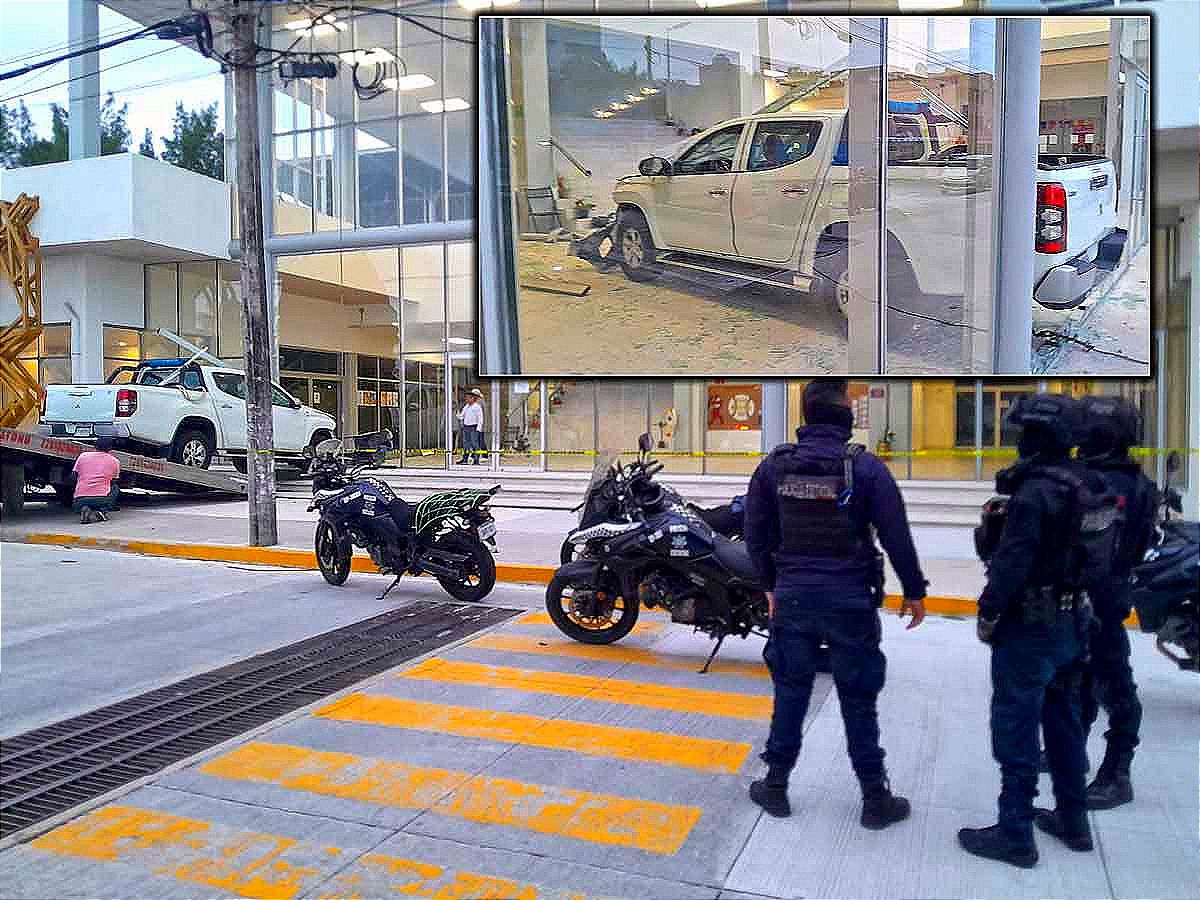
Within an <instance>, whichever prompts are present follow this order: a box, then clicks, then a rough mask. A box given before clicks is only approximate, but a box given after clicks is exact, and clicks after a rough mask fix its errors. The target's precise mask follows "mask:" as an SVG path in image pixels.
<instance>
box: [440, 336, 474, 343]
mask: <svg viewBox="0 0 1200 900" xmlns="http://www.w3.org/2000/svg"><path fill="white" fill-rule="evenodd" d="M446 343H447V344H473V343H475V342H474V341H473V340H471V339H470V338H460V337H452V338H446Z"/></svg>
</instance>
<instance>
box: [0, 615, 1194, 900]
mask: <svg viewBox="0 0 1200 900" xmlns="http://www.w3.org/2000/svg"><path fill="white" fill-rule="evenodd" d="M641 626H642V627H640V628H639V630H638V631H636V632H635V633H634V634H631V635H630V636H629V637H628V638H626V639H625V640H624V641H622V642H621V643H619V644H617V645H613V646H609V647H592V646H586V645H581V644H577V643H574V642H571V641H567V640H565V639H563V638H562V636H561V635H560V634H558V632H557V631H556V630H555V629H554V628H553V627H552V626H550V625H548V624H546V621H545V618H544V616H543V615H542V614H539V613H532V614H528V615H526V616H525V617H523V618H522V619H521V620H518V621H514V622H512V623H508V624H506V625H504V626H501V627H499V628H497V629H494V630H492V631H490V632H488V633H485V634H482V635H479V636H476V637H474V638H472V639H470V640H469V641H468V642H466V643H464V644H461V645H459V646H457V647H454V648H443V650H441V651H439V652H438V653H437V654H436V655H435V656H433V657H431V658H427V659H424V660H421V661H416V662H414V663H412V664H406V665H404V666H401V667H399V668H397V669H394V670H392V671H390V672H387V673H385V674H383V675H381V676H379V677H376V678H374V679H371V680H369V681H366V682H362V683H360V684H358V685H356V686H355V687H354V688H353V689H351V690H350V691H347V692H345V693H344V694H343V695H341V696H339V697H336V698H327V699H326V700H323V701H320V702H319V703H318V704H316V706H315V707H314V708H312V709H310V710H308V711H306V712H303V713H301V714H297V715H293V716H291V717H288V718H285V719H284V720H280V721H279V722H277V723H275V724H273V725H271V726H268V727H267V728H266V729H265V730H263V731H261V732H259V733H257V734H254V735H252V736H248V737H245V738H243V739H239V740H237V741H236V742H234V743H233V744H231V745H226V746H223V747H221V748H217V749H214V750H213V751H209V752H207V753H205V754H202V755H201V756H199V757H197V758H194V759H193V760H191V761H189V763H188V764H187V765H185V766H184V767H182V768H180V769H178V770H176V771H172V772H170V773H169V774H165V775H163V776H161V777H158V778H157V779H155V780H154V781H153V782H152V783H151V784H148V785H145V786H142V787H139V788H137V789H135V790H133V791H131V792H129V793H127V794H125V795H124V796H120V797H118V798H115V799H113V800H111V801H110V802H109V803H108V804H107V805H105V806H102V807H100V808H98V809H95V810H92V811H89V812H86V813H84V814H82V815H81V816H79V817H78V818H76V819H75V820H73V821H70V822H68V823H66V824H63V825H61V826H59V827H58V828H57V829H55V830H53V831H51V832H49V833H47V834H44V835H42V836H39V837H37V838H36V839H34V840H32V841H30V842H29V843H25V844H22V845H19V846H16V847H13V848H10V849H8V850H5V851H4V852H2V853H0V882H2V883H3V884H4V885H5V888H4V894H5V896H8V897H14V898H44V897H63V898H67V897H94V896H120V897H135V896H137V897H151V896H152V897H163V898H168V897H180V898H190V897H195V896H200V895H205V896H207V895H210V894H213V893H217V894H221V895H236V896H246V897H266V896H271V897H318V896H319V897H371V898H381V897H392V896H397V897H398V896H410V897H411V896H416V897H445V898H449V897H484V896H487V897H503V898H513V897H520V898H523V900H535V898H561V900H566V898H568V897H572V898H582V897H584V896H607V897H637V898H664V900H666V898H670V900H685V898H702V897H707V898H712V897H759V898H794V897H861V898H867V897H938V898H941V897H946V898H950V897H1005V898H1043V897H1060V898H1097V897H1111V898H1126V897H1150V896H1153V897H1160V898H1185V897H1193V896H1195V894H1196V885H1197V884H1200V852H1198V851H1200V844H1198V842H1197V834H1196V822H1197V792H1196V781H1195V779H1196V743H1195V737H1196V736H1195V712H1196V708H1195V689H1196V677H1195V676H1194V675H1192V674H1189V673H1182V672H1179V671H1176V670H1173V669H1171V668H1170V667H1169V666H1168V665H1167V664H1166V662H1165V661H1164V660H1162V659H1161V658H1160V657H1159V656H1158V655H1157V654H1156V653H1155V652H1154V650H1153V649H1152V646H1151V643H1150V640H1149V639H1148V638H1138V639H1135V641H1134V663H1135V667H1136V670H1137V672H1138V677H1139V682H1140V686H1141V696H1142V700H1143V703H1144V704H1145V721H1144V724H1143V744H1142V747H1141V749H1140V750H1139V754H1138V760H1137V763H1136V765H1135V784H1136V789H1137V801H1136V802H1135V803H1134V804H1132V805H1130V806H1127V807H1124V808H1121V809H1118V810H1114V811H1110V812H1105V813H1096V814H1093V816H1092V824H1093V828H1094V830H1095V833H1096V835H1097V837H1098V846H1097V849H1096V851H1095V852H1093V853H1087V854H1080V853H1074V852H1072V851H1070V850H1068V849H1066V848H1065V847H1063V846H1062V845H1060V844H1058V843H1057V842H1055V841H1054V840H1052V839H1050V838H1044V837H1043V839H1041V840H1040V841H1039V849H1040V851H1041V861H1040V863H1039V864H1038V865H1037V867H1036V868H1034V869H1032V870H1027V871H1025V870H1017V869H1013V868H1011V867H1009V866H1006V865H1002V864H999V863H992V862H988V861H984V860H980V859H976V858H974V857H970V856H968V855H966V854H965V853H963V852H962V851H961V850H959V849H958V847H957V846H956V842H955V831H956V830H957V829H958V828H959V827H961V826H964V825H983V824H987V823H989V822H991V821H992V820H993V819H994V817H995V796H996V792H997V789H998V783H999V776H998V772H997V769H996V766H995V764H994V763H993V762H992V761H991V759H990V753H989V738H988V724H987V704H988V694H989V687H988V652H987V650H986V648H984V647H982V646H981V645H980V644H979V643H978V641H977V640H976V639H975V636H974V629H973V626H972V624H971V623H969V622H963V621H955V620H951V619H938V618H932V619H930V620H928V621H927V622H926V624H925V625H923V626H922V627H921V628H920V629H918V630H916V631H913V632H905V631H903V626H902V625H901V624H900V623H899V622H898V621H897V619H896V618H895V616H891V615H884V616H883V626H884V649H885V651H886V652H887V654H888V656H889V676H890V677H889V681H888V684H887V687H886V688H885V690H884V693H883V695H882V697H881V704H880V709H881V725H882V731H883V742H884V745H885V747H886V748H887V749H888V751H889V753H888V760H887V762H888V767H889V771H890V775H891V780H892V784H893V786H894V787H895V789H896V790H897V791H898V792H900V793H902V794H904V795H907V796H908V797H909V798H910V799H911V801H912V804H913V815H912V817H911V818H910V819H909V820H908V821H906V822H903V823H900V824H898V825H896V826H893V827H892V828H889V829H888V830H886V831H884V832H869V831H866V830H864V829H862V828H861V827H859V825H858V823H857V818H858V812H859V807H858V792H857V787H856V785H855V783H854V780H853V776H852V775H851V772H850V768H849V764H848V761H847V759H846V756H845V750H844V736H843V731H842V724H841V719H840V713H839V710H838V704H837V701H836V697H835V695H834V693H833V692H832V691H831V690H830V684H829V681H828V679H827V678H826V677H825V676H819V678H818V683H817V687H816V690H815V693H814V697H813V704H812V708H811V709H810V715H809V718H808V720H807V724H806V729H805V735H806V737H805V747H804V750H803V752H802V755H801V760H800V764H799V766H798V768H797V770H796V772H795V773H794V776H793V783H792V789H791V799H792V804H793V808H794V810H795V814H794V815H793V817H792V818H791V819H787V820H778V819H772V818H769V817H766V816H764V815H761V814H760V812H759V810H758V809H757V807H755V806H753V805H752V804H751V803H750V802H749V801H748V799H747V797H746V790H747V786H748V784H749V782H750V781H751V780H752V779H753V778H755V777H758V776H759V775H760V774H761V772H762V770H763V766H762V764H761V763H760V762H759V761H758V759H757V757H756V755H755V754H756V752H757V751H758V750H759V749H760V748H761V743H762V740H763V737H764V734H765V729H766V726H767V721H768V719H769V715H770V681H769V679H768V678H767V677H766V672H765V669H764V668H763V666H762V663H761V656H760V654H761V650H762V646H761V642H760V641H758V640H746V641H733V642H730V643H728V644H727V645H726V649H725V650H723V652H722V654H721V656H720V657H719V658H718V659H719V662H720V665H718V666H717V667H715V668H714V670H713V672H712V673H710V674H708V675H703V676H701V675H699V674H697V672H696V669H697V668H698V666H699V663H700V661H701V660H702V658H703V655H704V652H705V651H706V650H707V648H708V642H707V641H706V640H705V639H703V638H702V637H697V636H695V635H693V634H692V633H690V632H689V631H688V630H687V629H686V628H683V627H680V626H673V625H671V624H669V623H668V622H667V621H666V620H664V619H662V618H659V617H653V616H647V617H646V618H645V619H644V620H643V623H641ZM1100 730H1101V729H1097V733H1096V736H1095V737H1094V739H1093V743H1092V746H1091V748H1090V750H1091V754H1092V759H1098V758H1099V754H1100V752H1101V747H1100V737H1099V731H1100ZM1048 787H1049V786H1048V782H1047V780H1045V779H1043V784H1042V791H1043V801H1045V799H1046V794H1047V792H1048Z"/></svg>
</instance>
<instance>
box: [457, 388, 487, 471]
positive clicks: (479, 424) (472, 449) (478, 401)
mask: <svg viewBox="0 0 1200 900" xmlns="http://www.w3.org/2000/svg"><path fill="white" fill-rule="evenodd" d="M458 418H459V419H460V420H461V421H462V444H463V447H462V450H463V455H462V459H460V460H459V461H458V464H459V465H461V466H465V465H466V464H467V463H468V462H470V463H473V464H474V465H479V457H480V455H481V454H482V453H483V391H481V390H479V388H475V389H473V390H471V391H470V392H469V393H468V394H467V401H466V405H465V406H463V408H462V411H461V412H459V414H458Z"/></svg>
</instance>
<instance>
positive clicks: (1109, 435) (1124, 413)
mask: <svg viewBox="0 0 1200 900" xmlns="http://www.w3.org/2000/svg"><path fill="white" fill-rule="evenodd" d="M1079 406H1080V410H1081V416H1080V427H1079V434H1078V435H1077V436H1076V441H1075V442H1076V443H1077V444H1078V445H1079V453H1080V455H1081V456H1084V457H1086V458H1089V459H1099V458H1101V457H1105V456H1124V455H1125V454H1126V452H1127V451H1128V450H1129V448H1130V447H1132V446H1133V445H1134V444H1135V443H1136V442H1137V439H1138V432H1139V431H1141V424H1142V417H1141V416H1140V415H1139V414H1138V411H1137V410H1136V409H1135V408H1134V406H1133V404H1131V403H1130V402H1129V401H1128V400H1126V399H1124V398H1123V397H1111V396H1110V397H1096V396H1087V397H1084V398H1082V399H1081V400H1080V401H1079Z"/></svg>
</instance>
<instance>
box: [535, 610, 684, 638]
mask: <svg viewBox="0 0 1200 900" xmlns="http://www.w3.org/2000/svg"><path fill="white" fill-rule="evenodd" d="M644 612H645V611H643V614H642V615H641V616H639V618H638V623H637V624H636V625H634V626H633V630H632V631H630V632H629V633H630V634H658V633H659V632H660V631H662V630H663V628H664V627H665V626H666V624H667V623H666V620H664V621H662V622H654V621H649V622H648V621H646V619H645V614H644ZM515 624H517V625H553V624H554V620H553V619H551V618H550V613H544V612H534V613H526V614H525V615H523V616H521V618H519V619H517V620H516V622H515Z"/></svg>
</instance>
